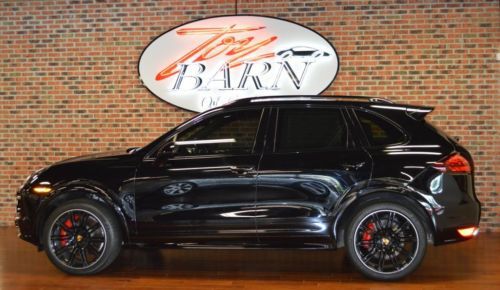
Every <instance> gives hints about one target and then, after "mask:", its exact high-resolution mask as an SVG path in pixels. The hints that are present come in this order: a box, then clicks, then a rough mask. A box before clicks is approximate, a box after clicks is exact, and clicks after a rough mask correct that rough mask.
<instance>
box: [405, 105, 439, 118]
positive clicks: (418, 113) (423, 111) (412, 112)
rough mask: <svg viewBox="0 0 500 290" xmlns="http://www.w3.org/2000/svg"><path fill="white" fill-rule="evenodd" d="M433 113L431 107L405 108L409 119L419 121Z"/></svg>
mask: <svg viewBox="0 0 500 290" xmlns="http://www.w3.org/2000/svg"><path fill="white" fill-rule="evenodd" d="M432 111H434V108H433V107H421V106H418V107H416V106H415V107H413V106H411V107H410V106H407V107H406V115H408V116H409V117H410V118H412V119H414V120H417V121H420V120H423V119H424V118H425V116H427V114H429V113H430V112H432Z"/></svg>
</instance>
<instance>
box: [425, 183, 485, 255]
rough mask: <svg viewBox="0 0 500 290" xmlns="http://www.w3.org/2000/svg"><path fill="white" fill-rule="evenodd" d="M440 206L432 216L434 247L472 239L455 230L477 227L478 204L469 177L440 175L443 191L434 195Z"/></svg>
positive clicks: (479, 207)
mask: <svg viewBox="0 0 500 290" xmlns="http://www.w3.org/2000/svg"><path fill="white" fill-rule="evenodd" d="M434 198H435V201H436V202H437V203H438V204H440V205H441V206H442V208H441V209H440V210H438V211H436V212H435V213H434V215H433V219H434V224H435V233H434V244H435V245H442V244H447V243H453V242H460V241H466V240H469V239H471V238H473V237H474V235H472V236H466V237H464V236H462V235H461V234H460V233H459V232H458V229H463V228H466V227H479V221H480V217H481V203H480V202H479V200H478V199H477V198H476V195H475V193H474V188H473V177H472V176H471V175H451V174H444V175H443V192H442V193H441V194H437V195H435V196H434Z"/></svg>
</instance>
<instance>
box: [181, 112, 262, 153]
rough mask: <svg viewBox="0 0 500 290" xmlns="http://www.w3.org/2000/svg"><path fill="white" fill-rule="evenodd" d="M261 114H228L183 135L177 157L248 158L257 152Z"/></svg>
mask: <svg viewBox="0 0 500 290" xmlns="http://www.w3.org/2000/svg"><path fill="white" fill-rule="evenodd" d="M260 116H261V110H248V111H237V112H230V113H224V114H220V115H217V116H213V117H211V118H209V119H207V120H204V121H202V122H200V123H199V124H197V125H194V126H193V127H191V128H189V129H187V130H186V131H184V132H182V133H180V134H179V135H178V136H177V138H176V151H177V152H176V154H177V155H181V156H186V155H187V156H189V155H206V154H248V153H251V152H252V150H253V146H254V142H255V136H256V134H257V129H258V126H259V121H260Z"/></svg>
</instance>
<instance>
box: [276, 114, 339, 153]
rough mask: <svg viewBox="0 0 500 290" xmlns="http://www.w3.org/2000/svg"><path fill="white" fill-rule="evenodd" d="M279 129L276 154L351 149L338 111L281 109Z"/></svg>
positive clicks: (277, 131)
mask: <svg viewBox="0 0 500 290" xmlns="http://www.w3.org/2000/svg"><path fill="white" fill-rule="evenodd" d="M276 129H277V130H276V143H275V151H276V152H307V151H319V150H327V149H331V148H345V147H346V146H347V128H346V125H345V121H344V118H343V116H342V112H341V111H340V109H338V108H281V109H279V111H278V123H277V128H276Z"/></svg>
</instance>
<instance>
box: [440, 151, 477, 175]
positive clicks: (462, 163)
mask: <svg viewBox="0 0 500 290" xmlns="http://www.w3.org/2000/svg"><path fill="white" fill-rule="evenodd" d="M433 167H434V168H436V169H437V170H439V171H442V172H446V171H449V172H452V173H471V168H470V164H469V161H467V159H465V157H463V156H462V155H460V154H458V153H457V154H453V155H451V156H450V157H448V158H447V159H445V160H444V161H441V162H435V163H434V165H433Z"/></svg>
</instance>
